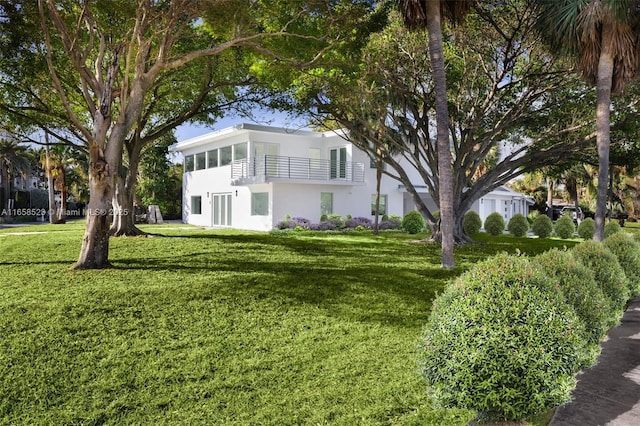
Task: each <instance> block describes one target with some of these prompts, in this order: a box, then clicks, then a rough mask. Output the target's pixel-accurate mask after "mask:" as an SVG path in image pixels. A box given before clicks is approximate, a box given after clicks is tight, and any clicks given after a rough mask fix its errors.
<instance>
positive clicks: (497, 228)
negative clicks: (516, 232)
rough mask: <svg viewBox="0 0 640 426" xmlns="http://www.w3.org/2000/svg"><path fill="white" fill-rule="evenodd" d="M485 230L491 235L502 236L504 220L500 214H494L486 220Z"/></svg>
mask: <svg viewBox="0 0 640 426" xmlns="http://www.w3.org/2000/svg"><path fill="white" fill-rule="evenodd" d="M484 230H485V231H486V232H487V233H489V234H490V235H502V233H503V232H504V218H503V217H502V215H501V214H500V213H498V212H493V213H491V214H490V215H489V216H487V218H486V219H485V220H484Z"/></svg>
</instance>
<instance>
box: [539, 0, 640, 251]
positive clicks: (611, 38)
mask: <svg viewBox="0 0 640 426" xmlns="http://www.w3.org/2000/svg"><path fill="white" fill-rule="evenodd" d="M529 1H531V2H532V3H533V4H534V5H535V6H536V7H537V8H538V13H539V17H540V19H539V24H540V27H541V32H542V34H543V35H544V36H545V37H546V38H547V39H548V40H549V44H550V45H551V47H552V48H553V49H554V50H555V51H557V52H562V53H568V54H570V55H573V56H574V57H575V58H576V61H577V68H578V72H579V73H580V74H581V76H582V77H583V78H584V79H585V80H586V81H587V83H589V84H591V85H594V86H596V93H597V105H596V145H597V150H598V191H597V197H596V212H595V225H596V229H595V233H594V236H593V239H594V240H596V241H602V239H603V237H604V219H605V214H606V209H607V207H606V203H607V177H608V175H609V147H610V144H611V136H610V133H611V131H610V128H611V124H610V113H611V96H612V94H617V93H619V92H620V91H621V90H622V89H624V87H625V86H626V85H627V83H629V81H630V80H631V79H632V78H633V77H634V76H635V75H636V74H637V73H638V60H639V55H638V50H637V47H636V46H637V44H638V32H639V28H640V27H639V25H638V24H640V9H639V7H640V1H638V0H554V1H549V0H529Z"/></svg>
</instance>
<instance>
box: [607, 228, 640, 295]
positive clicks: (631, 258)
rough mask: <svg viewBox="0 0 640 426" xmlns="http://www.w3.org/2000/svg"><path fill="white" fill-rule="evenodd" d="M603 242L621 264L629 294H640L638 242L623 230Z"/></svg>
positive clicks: (639, 251)
mask: <svg viewBox="0 0 640 426" xmlns="http://www.w3.org/2000/svg"><path fill="white" fill-rule="evenodd" d="M603 244H604V246H605V247H606V248H608V249H609V250H610V251H611V252H612V253H613V254H614V255H615V256H616V258H617V259H618V263H620V266H622V270H623V271H624V272H625V274H626V276H627V283H628V284H629V292H630V294H629V295H630V296H631V297H634V296H637V295H638V294H640V275H639V274H640V243H638V242H637V241H636V240H635V239H633V238H632V237H631V236H630V235H628V234H627V233H625V232H617V233H615V234H613V235H610V236H608V237H607V238H605V240H604V242H603Z"/></svg>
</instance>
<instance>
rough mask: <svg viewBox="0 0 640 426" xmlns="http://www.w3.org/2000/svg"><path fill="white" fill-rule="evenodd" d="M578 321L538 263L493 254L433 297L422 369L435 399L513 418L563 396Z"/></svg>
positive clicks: (577, 351) (581, 348)
mask: <svg viewBox="0 0 640 426" xmlns="http://www.w3.org/2000/svg"><path fill="white" fill-rule="evenodd" d="M584 333H585V331H584V326H583V324H582V322H581V321H580V319H579V318H578V317H577V315H576V312H575V310H574V309H573V308H572V307H571V306H569V305H568V304H566V303H565V302H564V296H563V294H562V293H561V292H560V291H558V290H556V289H555V287H554V285H553V283H551V282H550V281H549V280H548V278H547V277H546V276H545V274H544V273H543V272H542V269H540V268H539V267H536V266H535V265H534V264H533V263H532V262H531V261H529V260H528V259H527V258H524V257H518V256H509V255H506V254H502V255H498V256H496V257H494V258H491V259H488V260H486V261H484V262H480V263H478V264H477V265H476V266H475V267H474V268H472V269H471V270H469V271H468V272H466V273H464V274H463V275H461V276H460V277H458V278H457V279H456V280H455V281H454V282H453V283H452V284H450V285H449V286H448V287H447V288H446V289H445V291H444V293H443V294H441V295H440V296H439V297H438V298H437V299H436V300H435V302H434V306H433V310H432V312H431V315H430V317H429V321H428V323H427V325H426V326H425V329H424V335H423V339H422V343H423V344H422V371H423V374H424V375H425V377H426V379H427V382H428V384H429V387H430V391H431V394H432V395H433V396H434V398H435V399H436V401H437V402H438V403H439V404H441V405H443V406H445V407H458V408H463V409H470V410H475V411H478V412H479V413H481V418H482V419H486V420H521V419H523V418H526V417H529V416H532V415H534V414H537V413H540V412H543V411H546V410H548V409H549V408H551V407H555V406H558V405H560V404H562V403H564V402H566V401H568V400H569V398H570V393H571V390H572V389H573V388H574V386H575V379H574V374H575V373H576V372H577V371H578V369H579V368H580V366H581V364H582V363H583V360H584V357H585V342H584V339H583V336H584Z"/></svg>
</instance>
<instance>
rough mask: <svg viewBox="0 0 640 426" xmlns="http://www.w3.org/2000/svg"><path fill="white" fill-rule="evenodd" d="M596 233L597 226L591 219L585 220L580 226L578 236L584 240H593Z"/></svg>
mask: <svg viewBox="0 0 640 426" xmlns="http://www.w3.org/2000/svg"><path fill="white" fill-rule="evenodd" d="M594 232H596V224H595V222H594V221H593V219H592V218H590V217H587V218H585V219H583V220H582V222H580V225H578V236H580V238H582V239H583V240H590V239H592V238H593V233H594Z"/></svg>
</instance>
